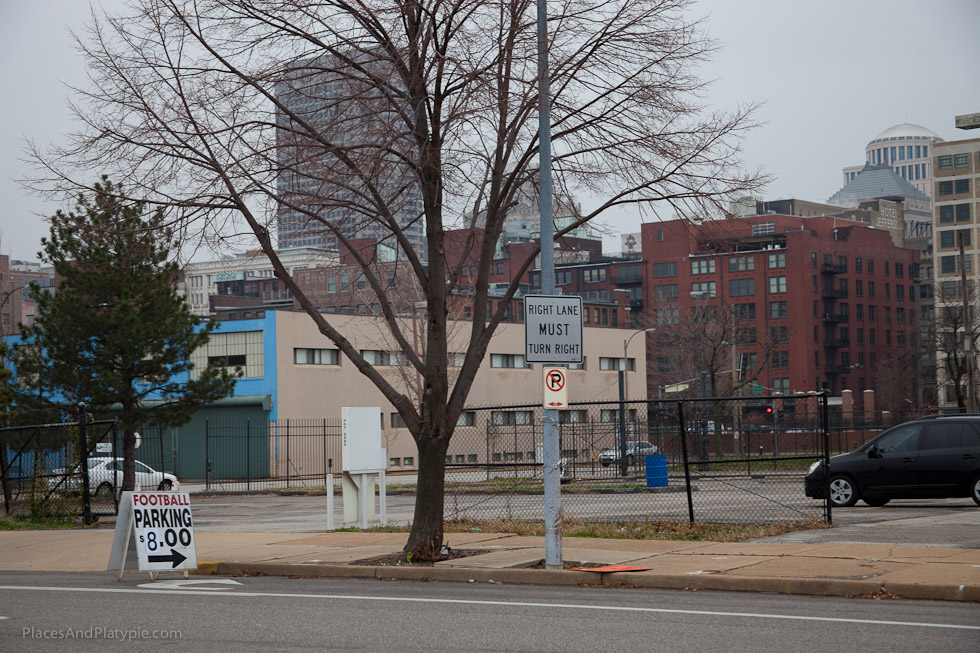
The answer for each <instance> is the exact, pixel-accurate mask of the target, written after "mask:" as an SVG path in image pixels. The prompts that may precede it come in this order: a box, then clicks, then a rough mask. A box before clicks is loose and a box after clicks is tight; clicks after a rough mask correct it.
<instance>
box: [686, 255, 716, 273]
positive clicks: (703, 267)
mask: <svg viewBox="0 0 980 653" xmlns="http://www.w3.org/2000/svg"><path fill="white" fill-rule="evenodd" d="M714 273H715V259H713V258H711V259H701V260H694V261H691V274H714Z"/></svg>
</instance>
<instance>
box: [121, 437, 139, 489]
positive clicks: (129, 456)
mask: <svg viewBox="0 0 980 653" xmlns="http://www.w3.org/2000/svg"><path fill="white" fill-rule="evenodd" d="M135 489H136V431H135V430H133V428H132V427H128V428H126V429H125V430H124V431H123V480H122V490H123V492H126V491H132V490H135Z"/></svg>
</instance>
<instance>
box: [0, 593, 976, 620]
mask: <svg viewBox="0 0 980 653" xmlns="http://www.w3.org/2000/svg"><path fill="white" fill-rule="evenodd" d="M0 590H13V591H26V592H83V593H88V594H157V595H160V594H171V595H176V596H194V595H196V596H200V595H201V593H200V592H199V591H197V590H167V589H164V590H150V589H130V588H122V587H120V588H108V587H27V586H21V585H0ZM212 596H215V597H217V596H229V597H235V598H240V597H249V598H281V599H328V600H337V601H390V602H393V603H438V604H442V605H484V606H499V607H507V608H513V607H517V608H567V609H573V610H598V611H607V612H641V613H648V614H683V615H700V616H711V617H745V618H749V619H775V620H787V621H816V622H824V623H841V624H861V625H871V626H907V627H912V628H943V629H949V630H978V631H980V626H964V625H960V624H937V623H922V622H916V621H888V620H883V619H848V618H846V617H814V616H808V615H795V614H764V613H758V612H721V611H717V610H679V609H671V608H634V607H628V606H617V605H588V604H581V603H535V602H525V601H473V600H467V599H421V598H417V597H402V596H358V595H356V594H293V593H289V592H229V593H228V594H213V595H212Z"/></svg>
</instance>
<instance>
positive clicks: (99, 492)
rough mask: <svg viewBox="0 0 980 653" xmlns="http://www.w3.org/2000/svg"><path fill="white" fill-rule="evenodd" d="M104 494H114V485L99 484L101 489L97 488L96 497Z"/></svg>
mask: <svg viewBox="0 0 980 653" xmlns="http://www.w3.org/2000/svg"><path fill="white" fill-rule="evenodd" d="M103 494H112V485H110V484H109V483H99V487H97V488H95V495H96V496H100V495H103Z"/></svg>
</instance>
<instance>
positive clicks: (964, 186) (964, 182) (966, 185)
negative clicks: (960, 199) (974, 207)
mask: <svg viewBox="0 0 980 653" xmlns="http://www.w3.org/2000/svg"><path fill="white" fill-rule="evenodd" d="M955 183H956V194H957V195H959V194H960V193H969V192H970V180H969V179H957V180H956V182H955Z"/></svg>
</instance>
